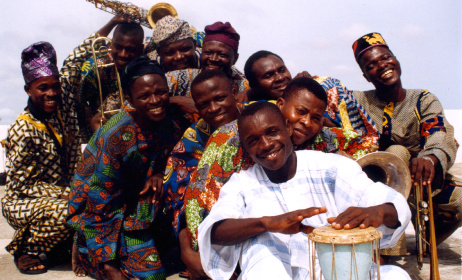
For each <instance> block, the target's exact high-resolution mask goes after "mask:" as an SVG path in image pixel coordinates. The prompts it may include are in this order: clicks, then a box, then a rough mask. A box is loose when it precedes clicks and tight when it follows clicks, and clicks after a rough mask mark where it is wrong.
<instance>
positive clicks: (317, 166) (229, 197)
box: [199, 102, 411, 280]
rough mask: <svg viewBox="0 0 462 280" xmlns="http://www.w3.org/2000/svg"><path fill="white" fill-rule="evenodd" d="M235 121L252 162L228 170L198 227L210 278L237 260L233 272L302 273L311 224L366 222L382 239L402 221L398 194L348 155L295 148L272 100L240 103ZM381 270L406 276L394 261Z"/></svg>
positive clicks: (404, 212) (405, 212)
mask: <svg viewBox="0 0 462 280" xmlns="http://www.w3.org/2000/svg"><path fill="white" fill-rule="evenodd" d="M238 129H239V137H240V139H241V143H242V144H243V145H244V147H245V149H246V150H247V152H248V153H249V154H250V156H251V157H252V159H253V160H254V161H255V163H256V164H255V165H254V166H253V167H251V168H250V169H248V170H246V171H242V172H240V173H238V174H234V175H233V176H232V177H231V179H230V180H229V181H228V182H227V183H226V184H225V185H224V186H223V188H222V189H221V192H220V198H219V200H218V202H217V203H216V204H215V205H214V207H213V208H212V210H211V211H210V214H209V215H208V216H207V218H206V219H205V220H204V221H203V222H202V224H201V225H200V227H199V249H200V256H201V262H202V264H203V266H204V270H205V272H206V273H207V274H208V275H209V276H210V277H211V278H212V279H229V278H230V276H231V275H232V273H233V272H234V269H235V267H236V265H237V263H238V262H239V264H240V267H241V269H242V273H241V275H240V279H310V271H309V263H310V261H309V254H308V238H307V236H306V234H307V233H309V232H311V231H312V230H313V229H314V228H316V227H319V226H322V225H326V224H327V223H331V224H332V226H333V227H334V228H336V229H342V228H343V229H351V228H354V227H358V226H359V227H361V228H365V227H368V226H373V227H376V228H378V229H379V230H380V231H381V232H382V234H383V238H382V240H381V242H380V245H381V246H382V247H390V246H393V245H394V244H395V243H396V242H397V240H398V239H399V237H400V235H401V233H402V232H403V231H404V230H405V228H406V226H407V225H408V223H409V220H410V216H411V214H410V211H409V207H408V206H407V202H406V200H405V198H404V197H403V196H402V195H401V194H399V193H398V192H396V191H394V190H393V189H391V188H389V187H388V186H385V185H383V184H381V183H374V182H372V181H371V180H370V179H369V178H368V177H367V175H366V174H365V173H363V172H362V170H361V168H360V167H359V165H358V164H356V163H355V162H354V161H352V160H350V159H348V158H345V157H342V156H339V155H336V154H325V153H322V152H317V151H297V152H295V151H294V148H293V145H292V142H291V139H290V136H291V134H292V129H291V127H290V126H289V125H288V124H287V122H286V120H285V119H284V117H283V115H282V114H281V112H280V110H279V109H278V108H277V106H275V105H273V104H271V103H266V102H258V103H254V104H252V105H250V106H248V107H247V108H246V109H245V110H244V111H243V112H242V114H241V116H240V117H239V120H238ZM316 267H317V269H319V268H318V267H319V265H316ZM318 273H319V272H317V274H318ZM318 275H319V274H318ZM381 277H382V279H391V278H393V280H397V279H410V278H409V275H408V274H407V273H406V272H405V271H404V270H402V269H400V268H399V267H394V266H382V267H381Z"/></svg>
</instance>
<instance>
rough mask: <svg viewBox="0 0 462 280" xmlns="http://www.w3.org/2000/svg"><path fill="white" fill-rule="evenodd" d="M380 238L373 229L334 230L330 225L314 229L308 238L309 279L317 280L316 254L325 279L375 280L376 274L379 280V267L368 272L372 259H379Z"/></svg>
mask: <svg viewBox="0 0 462 280" xmlns="http://www.w3.org/2000/svg"><path fill="white" fill-rule="evenodd" d="M381 237H382V233H381V232H380V231H378V230H377V229H376V228H374V227H368V228H366V229H360V228H354V229H350V230H344V229H341V230H336V229H334V228H332V226H330V225H329V226H323V227H318V228H316V229H314V230H313V232H312V233H310V234H309V235H308V238H309V252H310V254H311V261H310V267H311V269H310V271H312V272H313V273H312V277H311V279H313V280H315V279H316V273H315V271H316V270H315V269H314V268H315V262H316V253H317V256H318V259H319V265H320V267H321V272H322V275H323V276H324V279H327V280H329V279H333V280H345V279H350V280H365V279H374V278H375V274H377V279H379V280H380V265H378V266H374V268H373V269H372V271H371V264H372V260H373V259H374V258H376V259H379V239H380V238H381ZM315 249H316V250H315ZM315 251H316V253H315ZM368 276H369V278H367V277H368Z"/></svg>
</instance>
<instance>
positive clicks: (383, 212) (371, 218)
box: [327, 203, 400, 229]
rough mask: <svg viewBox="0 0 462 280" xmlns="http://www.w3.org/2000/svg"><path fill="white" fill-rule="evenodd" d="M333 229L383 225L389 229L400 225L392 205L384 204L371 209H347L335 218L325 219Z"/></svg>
mask: <svg viewBox="0 0 462 280" xmlns="http://www.w3.org/2000/svg"><path fill="white" fill-rule="evenodd" d="M327 221H328V222H329V223H331V224H332V227H333V228H335V229H352V228H355V227H359V228H367V227H370V226H372V227H375V228H377V227H379V226H380V225H382V224H384V225H385V226H387V227H389V228H397V227H398V226H399V225H400V222H399V220H398V213H397V212H396V208H395V206H394V205H393V204H392V203H384V204H380V205H377V206H371V207H349V208H348V209H347V210H345V211H344V212H343V213H340V214H339V215H338V216H337V217H331V218H327Z"/></svg>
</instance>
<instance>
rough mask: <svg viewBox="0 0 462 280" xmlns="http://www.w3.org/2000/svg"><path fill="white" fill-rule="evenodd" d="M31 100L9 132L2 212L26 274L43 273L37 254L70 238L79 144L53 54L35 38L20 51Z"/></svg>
mask: <svg viewBox="0 0 462 280" xmlns="http://www.w3.org/2000/svg"><path fill="white" fill-rule="evenodd" d="M21 68H22V73H23V76H24V81H25V83H26V85H25V86H24V90H25V91H26V93H27V95H28V96H29V99H28V101H27V107H26V109H25V110H24V112H22V113H21V115H19V117H18V118H17V119H16V121H15V122H14V123H13V125H12V126H11V127H10V129H9V130H8V136H7V141H6V151H7V157H8V161H7V166H6V169H7V180H6V195H5V197H4V198H3V199H2V212H3V216H5V218H6V220H7V221H8V223H9V224H10V225H11V226H12V227H13V228H14V229H15V230H16V231H15V234H14V237H13V240H12V241H11V243H10V244H8V246H7V247H6V249H7V251H8V252H10V253H11V254H12V255H14V260H15V264H16V266H17V268H18V270H19V271H20V272H21V273H24V274H38V273H44V272H46V271H47V267H46V263H44V262H42V260H41V259H40V258H39V254H41V253H46V254H49V253H50V251H51V249H52V248H54V247H55V245H57V244H60V243H61V244H60V245H62V242H63V241H65V240H69V239H70V238H71V232H70V229H69V228H68V227H67V225H66V219H65V218H66V215H67V207H68V202H67V199H68V195H69V191H70V184H71V180H72V176H73V174H74V169H75V165H76V163H77V155H78V151H79V150H80V147H79V145H78V142H76V141H75V134H74V132H73V126H72V125H70V124H71V123H70V122H69V115H67V114H65V113H63V106H62V100H61V94H62V90H61V84H60V82H59V72H58V68H57V66H56V52H55V50H54V48H53V46H52V45H51V44H50V43H48V42H38V43H35V44H32V45H31V46H29V47H28V48H26V49H25V50H24V51H23V52H22V55H21Z"/></svg>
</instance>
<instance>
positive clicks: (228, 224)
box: [211, 207, 327, 246]
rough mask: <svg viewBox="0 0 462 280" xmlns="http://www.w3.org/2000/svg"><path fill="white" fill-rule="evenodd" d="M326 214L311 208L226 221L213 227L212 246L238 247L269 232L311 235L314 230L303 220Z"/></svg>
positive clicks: (319, 209) (318, 208)
mask: <svg viewBox="0 0 462 280" xmlns="http://www.w3.org/2000/svg"><path fill="white" fill-rule="evenodd" d="M325 212H327V209H326V208H325V207H311V208H306V209H301V210H296V211H292V212H288V213H285V214H282V215H277V216H264V217H261V218H246V219H226V220H223V221H220V222H217V223H215V224H214V225H213V227H212V234H211V240H212V244H217V245H223V246H230V245H236V244H239V243H242V242H244V241H245V240H247V239H249V238H252V237H254V236H257V235H259V234H261V233H263V232H267V231H268V232H279V233H284V234H295V233H298V232H304V233H310V232H311V231H312V230H313V228H312V227H309V226H305V225H303V224H302V223H301V222H302V221H303V219H305V218H309V217H311V216H314V215H317V214H319V213H325Z"/></svg>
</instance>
